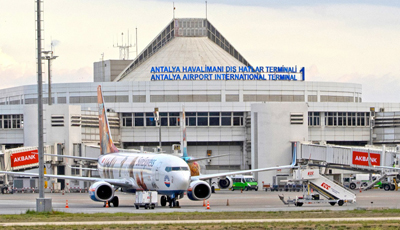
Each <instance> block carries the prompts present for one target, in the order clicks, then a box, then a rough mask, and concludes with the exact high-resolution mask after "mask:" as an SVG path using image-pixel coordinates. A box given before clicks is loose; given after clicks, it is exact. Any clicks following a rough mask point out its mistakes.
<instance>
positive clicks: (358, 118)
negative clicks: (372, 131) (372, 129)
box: [325, 112, 370, 127]
mask: <svg viewBox="0 0 400 230" xmlns="http://www.w3.org/2000/svg"><path fill="white" fill-rule="evenodd" d="M369 119H370V116H369V112H358V113H356V112H325V125H326V126H357V127H363V126H364V127H365V126H369Z"/></svg>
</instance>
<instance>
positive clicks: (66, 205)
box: [65, 200, 69, 208]
mask: <svg viewBox="0 0 400 230" xmlns="http://www.w3.org/2000/svg"><path fill="white" fill-rule="evenodd" d="M65 208H69V206H68V200H67V201H66V203H65Z"/></svg>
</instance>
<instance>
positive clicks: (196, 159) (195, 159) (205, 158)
mask: <svg viewBox="0 0 400 230" xmlns="http://www.w3.org/2000/svg"><path fill="white" fill-rule="evenodd" d="M228 155H229V154H223V155H218V156H212V157H202V158H190V159H188V160H186V162H187V163H191V162H194V161H202V160H208V159H211V158H217V157H224V156H228Z"/></svg>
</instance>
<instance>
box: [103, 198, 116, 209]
mask: <svg viewBox="0 0 400 230" xmlns="http://www.w3.org/2000/svg"><path fill="white" fill-rule="evenodd" d="M106 204H107V202H104V205H103V207H106ZM111 204H113V206H114V207H118V206H119V199H118V197H117V196H114V197H113V198H112V199H111V200H110V201H109V202H108V206H109V207H111Z"/></svg>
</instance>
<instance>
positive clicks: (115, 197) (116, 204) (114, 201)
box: [111, 196, 119, 207]
mask: <svg viewBox="0 0 400 230" xmlns="http://www.w3.org/2000/svg"><path fill="white" fill-rule="evenodd" d="M111 203H112V204H113V205H114V207H118V206H119V199H118V197H117V196H114V198H113V199H112V200H111Z"/></svg>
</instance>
